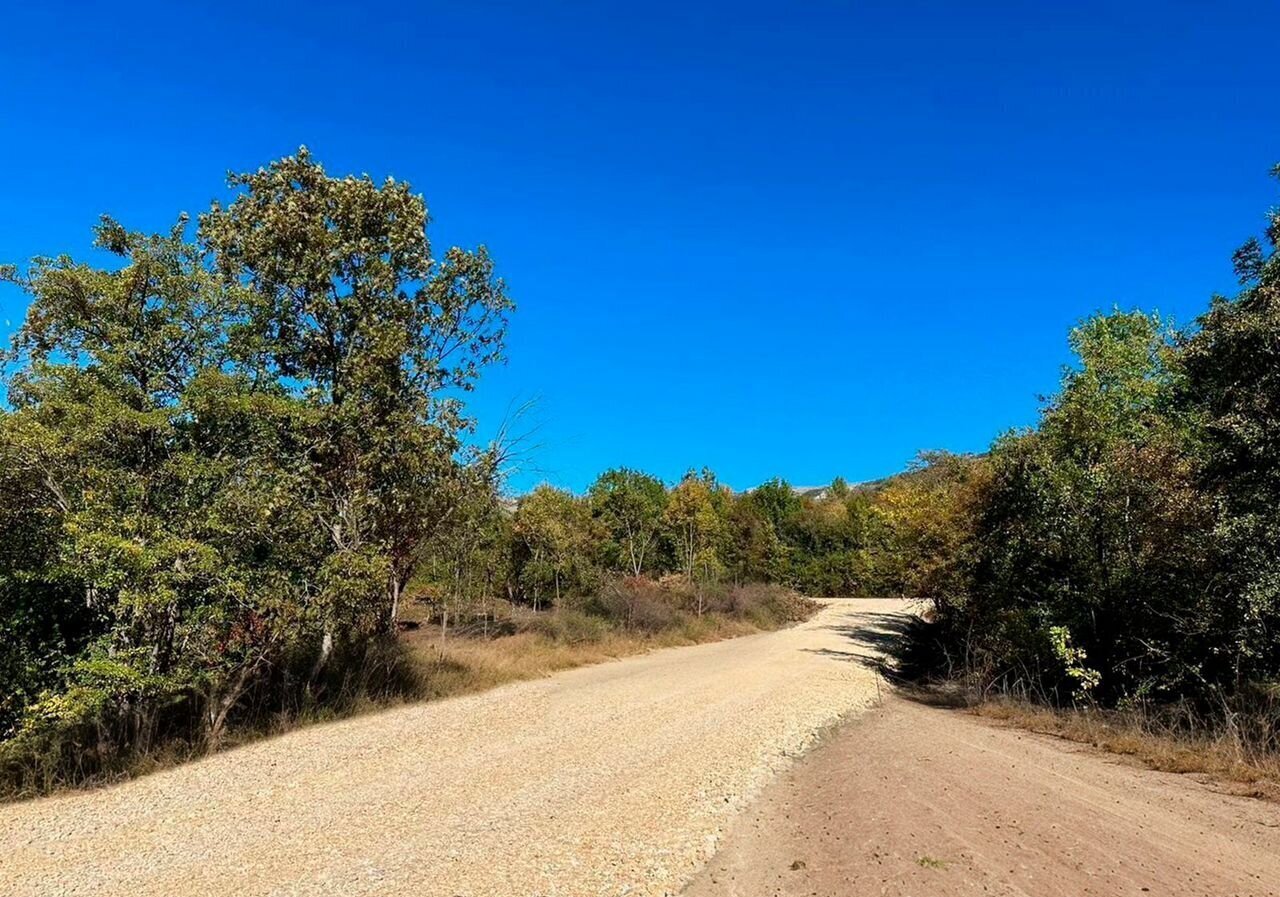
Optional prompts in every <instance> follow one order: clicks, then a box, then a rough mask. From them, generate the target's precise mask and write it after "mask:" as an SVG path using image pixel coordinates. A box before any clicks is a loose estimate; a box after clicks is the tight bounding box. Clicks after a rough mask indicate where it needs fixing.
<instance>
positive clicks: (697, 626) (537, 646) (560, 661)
mask: <svg viewBox="0 0 1280 897" xmlns="http://www.w3.org/2000/svg"><path fill="white" fill-rule="evenodd" d="M552 613H554V612H552ZM761 631H763V630H762V629H761V628H760V627H758V626H756V625H754V624H751V623H748V622H745V621H742V620H733V619H729V618H726V617H721V616H719V615H714V616H713V615H707V616H704V617H701V618H698V619H696V620H695V621H690V622H685V623H683V624H682V625H680V626H678V627H674V628H671V629H667V630H663V631H661V632H658V633H652V634H648V633H640V632H628V631H622V630H607V631H604V632H602V633H600V634H599V635H598V636H595V637H591V638H586V639H578V640H572V641H567V640H563V639H561V638H557V637H555V636H553V635H548V634H547V633H546V632H543V631H525V632H518V633H516V634H514V635H503V636H499V637H497V638H484V637H478V636H473V635H465V636H449V637H448V638H446V639H445V641H444V642H443V643H442V642H441V641H440V630H439V628H438V627H434V626H430V627H428V626H424V627H422V628H421V629H418V630H416V631H414V632H411V633H406V634H405V640H406V641H407V642H408V643H409V645H410V647H411V649H412V653H413V655H414V657H415V658H416V659H417V661H418V663H419V664H421V667H422V673H423V681H424V691H425V693H424V694H423V696H422V697H424V698H425V699H427V700H431V699H437V698H445V697H450V696H452V695H461V694H470V693H472V692H477V691H483V690H485V689H487V688H494V687H496V686H499V685H503V684H505V683H507V682H516V681H519V680H522V679H537V678H539V677H542V676H548V675H550V674H552V673H555V672H559V671H560V670H568V669H572V668H574V667H580V666H586V665H588V664H593V663H603V662H605V661H609V660H616V659H617V658H620V657H627V656H630V655H634V654H643V653H645V652H646V651H652V650H654V649H656V648H668V647H675V646H679V645H696V644H701V643H703V642H711V641H719V640H720V639H725V638H734V637H737V636H741V635H750V634H751V633H755V632H761Z"/></svg>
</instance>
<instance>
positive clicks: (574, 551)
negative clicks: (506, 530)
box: [512, 483, 592, 610]
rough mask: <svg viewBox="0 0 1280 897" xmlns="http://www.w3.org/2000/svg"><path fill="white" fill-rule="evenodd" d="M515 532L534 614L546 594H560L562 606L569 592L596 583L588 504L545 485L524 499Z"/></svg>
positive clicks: (513, 525)
mask: <svg viewBox="0 0 1280 897" xmlns="http://www.w3.org/2000/svg"><path fill="white" fill-rule="evenodd" d="M512 529H513V533H514V535H515V538H516V539H517V540H518V541H519V543H520V545H521V548H522V549H523V552H522V553H523V563H522V565H521V569H520V573H519V576H520V580H521V584H522V586H523V587H524V588H525V589H526V590H527V591H528V592H529V593H531V594H532V598H533V607H534V610H537V609H538V608H539V607H540V606H541V604H542V593H543V592H544V590H548V589H550V590H552V591H554V594H555V600H556V602H557V603H559V602H560V601H561V598H562V595H563V591H564V589H565V587H566V586H573V587H574V588H575V589H576V588H578V587H579V586H580V585H584V584H585V583H587V582H588V581H589V580H590V579H591V576H590V562H589V560H588V551H589V547H590V544H591V541H592V537H591V514H590V509H589V508H588V506H587V504H586V502H584V501H582V500H580V499H578V498H575V497H574V496H573V495H572V494H570V493H569V492H566V491H564V490H562V489H556V488H554V487H552V486H549V485H547V484H545V483H544V484H542V485H540V486H538V487H537V488H536V489H534V490H533V491H532V492H531V493H529V494H528V495H526V496H524V497H523V498H522V499H520V502H519V504H518V505H517V506H516V513H515V519H514V520H513V521H512Z"/></svg>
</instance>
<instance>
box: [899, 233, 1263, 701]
mask: <svg viewBox="0 0 1280 897" xmlns="http://www.w3.org/2000/svg"><path fill="white" fill-rule="evenodd" d="M1278 234H1280V223H1278V220H1277V217H1276V215H1275V214H1274V213H1273V214H1272V216H1271V219H1270V226H1269V228H1268V231H1267V243H1268V246H1267V247H1266V248H1264V246H1263V244H1262V243H1261V242H1259V241H1257V240H1251V241H1250V242H1249V243H1247V244H1246V245H1245V247H1243V248H1242V249H1241V250H1240V251H1239V252H1238V253H1237V254H1236V264H1237V270H1238V271H1239V273H1240V276H1241V279H1242V282H1243V284H1244V289H1243V291H1242V292H1241V293H1240V295H1239V296H1237V297H1235V298H1234V299H1224V298H1221V297H1219V298H1216V299H1214V301H1213V303H1212V305H1211V306H1210V308H1209V310H1208V312H1206V313H1205V315H1204V316H1202V317H1201V318H1200V319H1199V321H1198V322H1197V325H1196V326H1195V327H1194V328H1192V329H1191V330H1190V331H1189V332H1187V333H1178V332H1176V331H1174V330H1172V329H1171V328H1170V327H1168V326H1167V325H1166V324H1165V323H1164V322H1163V321H1161V320H1160V319H1159V318H1158V317H1156V316H1154V315H1145V314H1142V313H1139V312H1119V311H1116V312H1113V313H1111V314H1109V315H1096V316H1094V317H1091V318H1089V319H1088V320H1086V321H1084V322H1082V323H1081V324H1080V325H1079V326H1078V327H1077V328H1075V329H1074V330H1073V331H1072V334H1071V346H1072V349H1073V350H1074V351H1075V353H1076V355H1077V357H1078V359H1079V363H1078V365H1076V366H1075V367H1073V368H1070V369H1068V370H1067V371H1066V372H1065V374H1064V377H1063V381H1062V387H1061V389H1060V391H1059V392H1058V394H1057V395H1056V396H1054V397H1053V398H1052V399H1051V400H1050V401H1049V402H1048V403H1047V404H1046V406H1045V408H1044V411H1043V414H1042V416H1041V420H1040V423H1039V425H1038V426H1037V427H1036V428H1035V429H1034V430H1032V431H1028V432H1025V433H1014V434H1009V435H1007V436H1005V437H1003V438H1001V439H1000V440H998V441H997V442H996V444H995V445H994V446H993V447H992V450H991V452H990V454H989V456H988V459H987V460H986V461H985V462H983V464H982V468H984V469H985V472H984V473H983V474H982V476H981V477H980V478H979V479H978V480H976V481H975V485H976V486H977V488H976V489H972V490H971V489H964V488H957V489H956V490H954V491H952V492H950V493H948V492H943V493H939V494H938V497H940V498H941V502H940V506H939V507H937V508H936V509H933V510H930V511H929V512H927V513H926V514H924V515H923V517H924V518H925V519H934V520H944V521H945V524H944V525H943V526H942V528H941V531H940V532H938V533H936V534H935V535H934V536H932V537H931V540H932V541H933V543H934V545H935V549H934V550H933V551H931V552H929V553H930V554H932V555H933V556H934V557H935V558H936V559H937V565H940V568H941V569H943V570H945V571H948V572H947V575H946V576H945V577H944V581H946V582H947V583H949V584H948V585H947V586H946V587H945V588H937V587H936V586H931V585H928V580H929V579H931V578H932V577H925V579H924V580H923V581H922V580H920V579H919V578H918V575H917V576H916V581H915V582H912V583H911V585H910V587H909V589H908V591H909V592H911V593H914V594H919V595H921V596H923V597H928V598H931V599H932V600H933V605H934V620H935V622H934V624H933V625H932V626H930V627H925V628H924V630H922V635H921V639H924V640H932V642H931V643H932V645H933V646H934V649H936V650H935V653H934V660H935V661H936V663H937V664H939V665H941V666H943V667H944V668H949V669H950V670H951V671H953V672H954V671H957V670H958V671H961V672H964V673H966V674H968V675H971V676H974V677H976V679H977V680H978V682H979V684H981V685H983V686H984V687H991V686H998V687H1004V688H1012V689H1014V690H1019V691H1023V692H1026V693H1030V694H1033V695H1036V696H1039V697H1042V698H1045V699H1048V700H1051V701H1056V702H1067V701H1078V700H1090V701H1092V700H1097V701H1100V702H1102V703H1103V704H1108V705H1125V706H1133V705H1145V704H1146V703H1148V702H1153V701H1154V702H1163V703H1168V704H1171V705H1174V704H1177V705H1181V704H1183V703H1187V702H1189V703H1190V704H1192V705H1193V706H1197V707H1199V708H1200V709H1201V710H1202V711H1205V712H1208V713H1210V714H1220V713H1221V712H1223V708H1227V707H1235V706H1237V704H1238V701H1239V700H1240V698H1241V696H1242V695H1247V694H1250V693H1253V691H1256V690H1257V688H1258V685H1257V683H1267V682H1274V681H1276V680H1277V679H1280V640H1278V639H1277V638H1276V635H1275V634H1276V632H1277V631H1280V576H1278V575H1277V572H1276V571H1277V570H1280V549H1278V548H1277V546H1280V510H1278V509H1280V449H1278V448H1277V442H1276V439H1275V434H1276V433H1280V292H1278V287H1280V262H1277V261H1276V254H1275V246H1276V239H1277V235H1278ZM953 480H954V478H953ZM954 482H955V483H956V484H957V487H959V483H960V481H959V480H954ZM894 489H895V487H893V486H890V487H889V488H887V489H886V490H884V493H883V496H884V497H885V498H886V499H889V503H890V505H891V506H897V505H900V504H901V502H898V501H896V499H895V496H894V495H893V492H894ZM908 516H911V515H908ZM893 528H894V529H895V531H898V532H904V528H903V526H902V525H901V523H898V524H896V525H895V526H894V527H893ZM926 529H928V527H918V526H914V525H907V526H906V527H905V532H908V533H910V532H912V531H913V530H915V531H924V530H926ZM901 549H902V546H901V544H900V545H899V550H898V553H897V556H898V558H899V559H900V560H902V559H905V557H906V556H907V555H904V554H903V553H902V551H901ZM904 569H906V570H915V571H920V570H921V569H922V567H921V565H920V564H919V563H916V562H913V563H908V564H906V565H905V567H904ZM923 569H926V570H927V569H928V565H925V566H924V568H923ZM906 579H907V581H909V582H910V580H911V579H912V575H910V574H908V575H907V577H906ZM917 641H919V640H917ZM917 647H919V646H917ZM918 653H922V654H928V653H929V652H928V651H925V650H923V649H921V650H920V651H919V652H918Z"/></svg>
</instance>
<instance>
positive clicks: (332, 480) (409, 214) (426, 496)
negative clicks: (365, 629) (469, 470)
mask: <svg viewBox="0 0 1280 897" xmlns="http://www.w3.org/2000/svg"><path fill="white" fill-rule="evenodd" d="M229 183H230V186H231V187H232V188H236V189H239V190H240V193H239V195H237V196H236V198H235V199H234V200H233V201H232V202H231V203H230V204H228V205H226V206H225V207H224V206H222V205H221V204H217V203H215V204H214V206H213V208H212V209H211V210H210V211H209V212H207V213H205V214H204V215H202V216H201V217H200V237H201V240H202V242H203V244H204V245H205V246H206V247H207V248H208V250H209V251H210V252H211V253H212V254H213V256H214V259H215V263H216V267H217V270H218V272H219V273H220V274H221V275H222V277H223V278H224V280H225V282H226V283H227V285H228V289H229V290H230V292H231V295H233V296H234V297H235V298H236V300H237V305H236V309H235V310H236V314H237V317H238V323H237V326H236V328H235V329H234V331H233V332H232V340H231V343H230V348H231V350H232V353H233V357H234V358H235V359H236V361H237V362H239V363H240V364H242V365H244V366H245V367H246V368H247V369H249V370H251V371H253V372H254V373H255V375H257V376H262V377H268V378H274V379H275V380H276V381H277V382H280V383H283V384H286V385H288V387H289V389H290V392H291V394H293V395H295V396H297V397H299V398H301V399H302V400H303V401H304V402H305V403H306V404H307V406H308V407H309V408H310V409H311V410H313V411H314V413H315V421H316V426H315V429H314V431H313V433H312V434H311V435H310V438H311V439H312V440H313V465H314V468H315V472H316V476H317V481H318V484H319V486H318V487H319V490H320V494H319V495H318V496H317V499H318V500H320V501H322V502H324V504H325V505H326V506H327V511H326V513H325V514H324V515H323V525H324V527H325V530H326V534H327V536H328V537H329V538H330V539H331V541H332V543H333V546H334V548H335V551H336V553H335V555H334V557H333V558H332V567H333V569H334V572H335V575H336V576H339V577H340V576H341V575H342V574H341V572H340V570H341V569H342V568H344V567H345V568H348V569H350V570H351V571H352V572H353V573H354V574H357V575H358V574H359V572H360V571H362V570H367V569H369V565H370V564H371V563H372V562H374V561H375V559H376V558H378V557H380V556H384V555H385V559H386V565H385V566H386V571H385V587H384V599H383V607H382V611H381V613H380V616H379V619H380V625H381V626H383V627H384V628H385V627H389V626H391V625H392V624H394V622H395V617H396V613H397V610H398V606H399V600H400V592H401V589H402V587H403V584H404V582H405V581H406V579H407V577H408V575H409V573H410V571H411V568H412V565H413V562H414V555H415V549H416V547H417V545H418V544H420V542H421V541H422V540H423V539H424V538H426V537H427V536H428V535H429V534H430V531H431V529H432V527H434V526H436V525H439V524H440V523H441V521H442V520H444V519H445V518H447V516H448V515H449V514H450V513H451V509H452V507H453V498H452V495H453V494H454V493H455V492H456V485H455V484H456V480H457V478H458V477H459V475H460V472H459V470H458V460H457V457H458V454H459V452H460V451H461V450H462V443H461V439H460V434H461V433H462V432H463V431H464V430H465V429H466V427H467V426H468V423H469V422H468V421H467V420H466V418H465V417H464V416H463V413H462V405H461V402H460V400H459V399H458V398H457V397H456V393H457V391H466V390H469V389H471V388H472V386H473V385H474V382H475V380H476V378H477V377H478V376H479V373H480V371H481V369H482V368H483V367H484V366H485V365H487V364H490V363H492V362H494V361H497V360H498V359H500V358H501V355H502V348H503V340H504V336H505V333H506V319H507V314H508V312H509V311H510V310H511V308H512V303H511V301H510V300H509V299H508V297H507V294H506V289H505V287H504V285H503V283H502V281H501V280H499V279H497V278H496V277H495V275H494V269H493V263H492V261H491V260H490V258H489V256H488V253H487V252H486V250H485V248H484V247H483V246H482V247H480V248H479V249H477V250H475V251H466V250H463V249H460V248H458V247H452V248H450V249H448V250H447V251H446V252H445V253H444V255H443V258H442V259H441V260H439V261H437V260H436V259H435V258H434V257H433V256H432V252H431V245H430V243H429V242H428V239H427V233H426V225H427V221H428V216H427V209H426V205H425V203H424V202H423V200H422V197H421V196H419V195H417V194H415V193H413V191H412V189H411V188H410V186H409V185H408V184H406V183H403V182H397V181H395V180H394V179H387V180H386V181H385V182H384V183H382V184H380V185H379V184H375V183H374V182H373V180H372V179H370V178H369V177H368V176H365V177H361V178H355V177H344V178H335V177H330V176H328V175H327V174H326V173H325V171H324V169H323V168H322V167H321V166H320V165H319V164H318V163H317V162H315V161H314V160H313V159H312V157H311V155H310V153H309V152H308V151H307V150H306V148H305V147H304V148H302V149H301V150H299V151H298V153H297V155H295V156H291V157H288V158H285V159H281V160H279V161H277V162H273V163H272V164H271V165H269V166H268V167H266V168H264V169H259V170H258V171H256V172H251V173H248V174H240V175H232V176H231V178H230V180H229ZM442 498H443V499H444V500H443V501H442V500H441V499H442ZM341 613H342V609H341V608H334V614H335V615H339V616H340V615H341Z"/></svg>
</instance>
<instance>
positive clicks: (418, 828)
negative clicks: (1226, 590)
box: [0, 601, 905, 897]
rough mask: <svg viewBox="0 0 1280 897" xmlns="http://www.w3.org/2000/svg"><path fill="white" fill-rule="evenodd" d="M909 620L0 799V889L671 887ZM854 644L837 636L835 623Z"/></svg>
mask: <svg viewBox="0 0 1280 897" xmlns="http://www.w3.org/2000/svg"><path fill="white" fill-rule="evenodd" d="M904 612H905V608H904V606H903V605H902V604H900V603H898V602H892V601H838V602H833V603H831V604H829V605H828V606H827V607H825V608H824V609H823V610H822V611H821V612H820V613H819V614H818V615H817V616H816V617H815V618H814V619H812V620H810V621H809V622H807V623H804V624H801V625H799V626H796V627H794V628H791V629H786V630H782V631H779V632H773V633H767V634H761V635H754V636H748V637H745V638H740V639H733V640H730V641H724V642H718V643H715V644H709V645H700V646H697V647H691V648H674V649H668V650H663V651H657V652H654V653H652V654H648V655H645V656H643V657H636V658H629V659H626V660H620V661H616V662H612V663H606V664H601V665H599V666H594V667H587V668H582V669H578V670H572V671H569V672H566V673H561V674H558V675H555V676H551V677H548V678H546V679H541V680H537V681H533V682H523V683H517V684H514V685H509V686H504V687H502V688H498V689H494V690H492V691H489V692H485V693H483V694H479V695H473V696H468V697H462V698H455V699H451V700H446V701H440V702H435V703H428V704H420V705H415V706H410V707H404V708H398V709H395V710H390V711H386V712H382V713H379V714H374V715H369V716H364V717H360V718H358V719H353V720H347V721H344V722H339V723H333V724H328V725H324V726H315V727H311V728H307V729H303V730H300V731H297V732H294V733H291V734H289V735H285V736H283V737H280V738H276V739H272V740H269V741H264V742H259V743H256V744H253V745H249V746H246V747H242V748H239V749H237V750H233V751H228V752H226V753H223V754H219V755H217V756H213V757H210V758H208V759H205V760H202V761H200V762H198V763H193V764H189V765H186V766H182V767H178V768H175V769H172V770H168V771H166V772H162V773H158V774H155V775H152V776H148V777H145V778H143V779H140V780H137V781H134V782H129V783H125V784H122V785H119V786H116V787H112V788H107V789H102V790H99V791H94V792H88V793H78V794H68V795H63V796H59V797H54V798H47V799H43V800H39V801H34V802H29V803H24V804H14V805H9V806H3V807H0V894H5V895H13V897H26V895H46V894H77V895H108V894H110V895H129V897H145V895H162V897H173V895H237V897H241V895H255V894H261V895H266V894H270V895H311V894H343V895H350V894H380V895H401V894H413V895H423V897H427V895H446V897H455V895H456V897H489V895H502V897H523V895H546V897H552V895H556V897H561V895H564V897H568V895H591V897H596V895H649V894H653V895H658V894H672V893H676V892H678V891H679V889H680V887H681V886H682V885H683V884H684V883H685V882H686V881H687V880H688V879H689V878H690V877H691V876H692V875H693V874H694V873H695V872H696V871H697V869H698V868H699V867H700V865H701V864H702V863H703V862H704V861H705V860H706V858H707V857H708V856H709V855H710V854H711V853H713V852H714V850H715V848H716V845H717V842H718V838H719V836H720V834H721V832H722V831H723V830H724V828H725V827H726V825H727V824H728V823H729V821H730V820H731V818H732V817H733V816H734V815H735V814H736V813H738V812H739V810H740V809H741V808H742V807H743V806H744V805H745V804H746V803H747V801H749V800H750V798H751V797H753V796H754V795H755V794H756V793H758V792H759V790H760V789H761V788H762V787H763V786H764V785H765V783H766V782H767V781H768V780H769V779H770V778H771V777H772V776H773V775H774V773H775V772H776V771H777V770H779V769H780V768H783V767H784V766H786V765H787V764H788V762H789V761H788V758H790V757H793V756H794V755H796V754H798V753H800V752H802V751H804V750H805V749H806V748H807V747H808V746H809V745H810V744H811V743H812V742H813V741H814V740H815V737H816V735H817V733H819V732H820V731H821V730H822V729H824V727H827V726H830V725H831V724H832V723H834V722H836V721H837V720H839V719H840V718H842V717H845V716H848V715H850V714H854V713H857V712H858V711H861V710H863V709H864V708H866V707H868V706H870V705H871V704H873V703H874V702H875V701H876V700H877V696H878V692H879V689H878V686H877V678H876V676H875V675H874V674H873V673H872V672H871V671H870V670H869V669H868V668H867V667H866V666H865V665H864V664H863V663H860V662H859V661H860V660H863V659H864V658H865V656H866V655H870V654H874V653H875V651H876V647H875V646H876V644H877V642H878V638H877V637H876V636H875V633H876V632H877V631H878V629H880V628H883V627H884V626H885V625H892V623H893V621H894V620H895V619H898V617H897V615H900V614H902V613H904ZM856 633H863V634H866V635H867V637H866V638H859V639H856V640H855V641H851V640H850V635H851V634H856Z"/></svg>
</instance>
